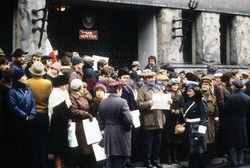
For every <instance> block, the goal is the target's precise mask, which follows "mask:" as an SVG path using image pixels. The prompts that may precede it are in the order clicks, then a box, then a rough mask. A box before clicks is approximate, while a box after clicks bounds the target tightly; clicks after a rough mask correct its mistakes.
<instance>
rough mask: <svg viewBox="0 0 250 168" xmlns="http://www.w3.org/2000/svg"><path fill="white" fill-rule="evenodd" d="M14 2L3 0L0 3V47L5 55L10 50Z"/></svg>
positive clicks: (7, 54)
mask: <svg viewBox="0 0 250 168" xmlns="http://www.w3.org/2000/svg"><path fill="white" fill-rule="evenodd" d="M16 4H17V2H16V1H5V2H4V5H3V4H2V5H0V25H1V26H0V48H2V50H3V51H4V53H5V54H6V56H7V57H8V56H9V55H10V53H11V52H12V39H13V38H12V32H13V28H12V27H13V26H12V25H13V12H14V10H13V9H14V7H15V6H16ZM7 8H8V10H6V9H7Z"/></svg>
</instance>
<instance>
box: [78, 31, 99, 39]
mask: <svg viewBox="0 0 250 168" xmlns="http://www.w3.org/2000/svg"><path fill="white" fill-rule="evenodd" d="M79 39H84V40H98V31H97V30H80V31H79Z"/></svg>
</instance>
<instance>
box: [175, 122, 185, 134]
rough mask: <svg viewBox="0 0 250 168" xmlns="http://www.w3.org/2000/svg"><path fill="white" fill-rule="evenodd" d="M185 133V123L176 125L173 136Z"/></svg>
mask: <svg viewBox="0 0 250 168" xmlns="http://www.w3.org/2000/svg"><path fill="white" fill-rule="evenodd" d="M184 131H185V123H183V124H180V123H177V124H176V125H175V128H174V134H183V133H184Z"/></svg>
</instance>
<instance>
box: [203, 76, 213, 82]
mask: <svg viewBox="0 0 250 168" xmlns="http://www.w3.org/2000/svg"><path fill="white" fill-rule="evenodd" d="M212 82H213V81H212V79H211V78H210V77H209V76H203V77H202V78H201V82H200V83H209V84H211V83H212Z"/></svg>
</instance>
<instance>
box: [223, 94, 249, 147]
mask: <svg viewBox="0 0 250 168" xmlns="http://www.w3.org/2000/svg"><path fill="white" fill-rule="evenodd" d="M249 110H250V98H249V97H248V96H247V95H246V94H244V93H243V92H241V91H236V92H234V93H232V94H231V95H230V96H229V98H228V101H227V102H226V104H225V107H224V111H225V124H226V125H225V135H226V145H227V146H229V147H245V146H247V134H246V132H247V129H246V115H247V113H249Z"/></svg>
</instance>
